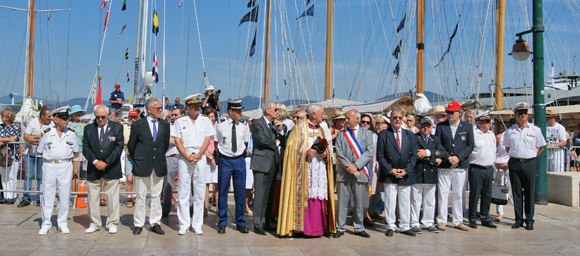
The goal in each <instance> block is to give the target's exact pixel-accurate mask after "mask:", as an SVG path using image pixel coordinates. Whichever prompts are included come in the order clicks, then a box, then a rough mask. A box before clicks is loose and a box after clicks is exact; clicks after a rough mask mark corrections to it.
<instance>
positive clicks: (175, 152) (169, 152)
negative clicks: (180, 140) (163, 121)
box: [165, 120, 197, 156]
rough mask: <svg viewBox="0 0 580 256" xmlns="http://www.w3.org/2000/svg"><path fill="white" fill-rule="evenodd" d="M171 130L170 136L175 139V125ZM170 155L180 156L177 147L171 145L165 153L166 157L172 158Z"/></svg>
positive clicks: (172, 125)
mask: <svg viewBox="0 0 580 256" xmlns="http://www.w3.org/2000/svg"><path fill="white" fill-rule="evenodd" d="M176 121H177V120H176ZM196 123H197V122H196ZM169 130H170V133H169V134H171V137H173V134H175V123H173V124H171V126H170V127H169ZM170 155H179V150H177V147H176V146H175V145H169V148H168V149H167V152H165V156H170Z"/></svg>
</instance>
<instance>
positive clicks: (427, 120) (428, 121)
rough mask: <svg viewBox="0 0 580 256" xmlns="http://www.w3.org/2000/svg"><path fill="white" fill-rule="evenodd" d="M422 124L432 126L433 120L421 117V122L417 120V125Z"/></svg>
mask: <svg viewBox="0 0 580 256" xmlns="http://www.w3.org/2000/svg"><path fill="white" fill-rule="evenodd" d="M423 124H428V125H429V126H431V125H433V120H431V118H428V117H423V118H421V120H419V125H423Z"/></svg>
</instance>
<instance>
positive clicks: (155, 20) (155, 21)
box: [152, 9, 159, 35]
mask: <svg viewBox="0 0 580 256" xmlns="http://www.w3.org/2000/svg"><path fill="white" fill-rule="evenodd" d="M152 23H153V34H155V35H157V33H159V19H158V18H157V9H155V11H154V12H153V22H152Z"/></svg>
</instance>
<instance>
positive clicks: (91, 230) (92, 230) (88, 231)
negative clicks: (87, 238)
mask: <svg viewBox="0 0 580 256" xmlns="http://www.w3.org/2000/svg"><path fill="white" fill-rule="evenodd" d="M96 231H99V228H96V227H94V226H90V227H89V228H87V229H86V230H85V233H87V234H90V233H94V232H96Z"/></svg>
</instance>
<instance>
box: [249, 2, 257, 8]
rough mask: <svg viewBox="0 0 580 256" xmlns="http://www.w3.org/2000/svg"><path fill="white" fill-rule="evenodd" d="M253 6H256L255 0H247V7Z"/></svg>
mask: <svg viewBox="0 0 580 256" xmlns="http://www.w3.org/2000/svg"><path fill="white" fill-rule="evenodd" d="M254 6H256V0H250V1H249V2H248V8H252V7H254Z"/></svg>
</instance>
